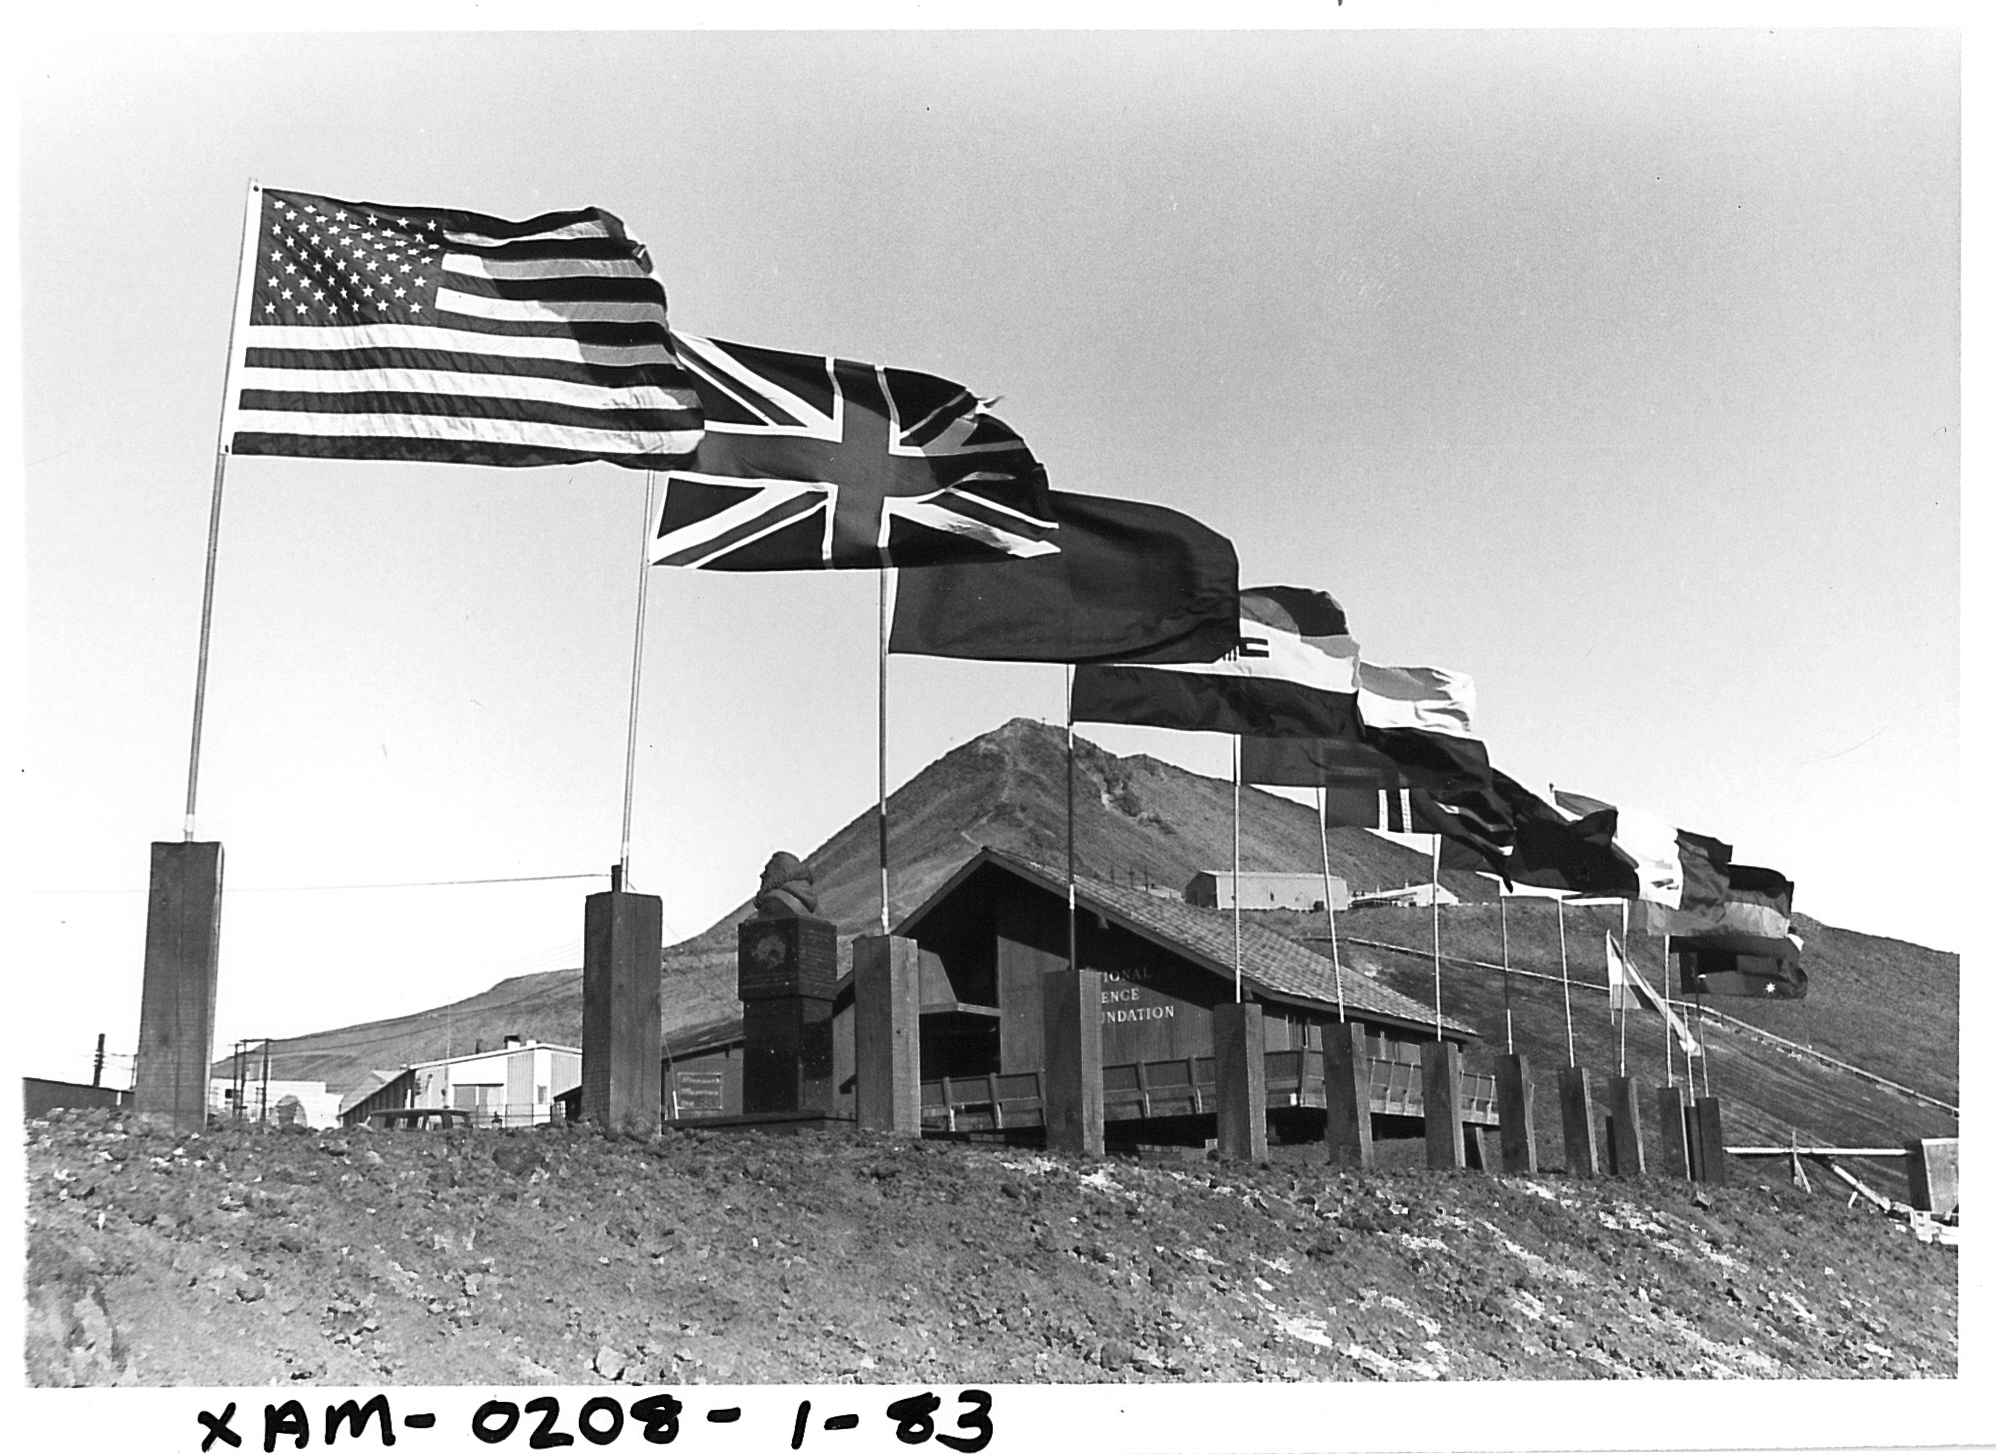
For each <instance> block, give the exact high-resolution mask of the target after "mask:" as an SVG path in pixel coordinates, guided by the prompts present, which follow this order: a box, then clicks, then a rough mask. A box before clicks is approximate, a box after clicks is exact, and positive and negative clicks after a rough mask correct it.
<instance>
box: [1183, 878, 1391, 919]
mask: <svg viewBox="0 0 1996 1454" xmlns="http://www.w3.org/2000/svg"><path fill="white" fill-rule="evenodd" d="M1240 899H1241V907H1242V908H1243V909H1315V910H1317V911H1319V912H1321V911H1322V910H1323V907H1324V875H1323V874H1321V873H1255V872H1251V871H1249V870H1246V869H1243V870H1242V871H1241V874H1240ZM1185 902H1186V903H1188V904H1191V905H1193V906H1194V907H1196V908H1201V909H1231V908H1233V906H1234V871H1233V870H1232V869H1230V868H1202V869H1200V870H1199V872H1197V873H1195V874H1193V875H1192V879H1191V882H1189V883H1187V884H1186V885H1185ZM1350 903H1351V890H1350V889H1349V888H1348V887H1346V885H1345V881H1344V880H1343V879H1341V878H1335V877H1334V878H1332V879H1331V907H1332V908H1333V909H1342V908H1345V907H1346V906H1347V905H1349V904H1350Z"/></svg>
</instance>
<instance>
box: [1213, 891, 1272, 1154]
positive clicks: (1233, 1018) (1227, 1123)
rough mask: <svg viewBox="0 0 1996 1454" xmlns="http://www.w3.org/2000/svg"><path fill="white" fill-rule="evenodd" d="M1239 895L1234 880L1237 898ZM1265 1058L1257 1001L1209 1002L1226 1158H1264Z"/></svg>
mask: <svg viewBox="0 0 1996 1454" xmlns="http://www.w3.org/2000/svg"><path fill="white" fill-rule="evenodd" d="M1239 894H1240V886H1239V884H1238V883H1237V884H1236V885H1235V899H1236V901H1237V902H1238V900H1239ZM1266 1057H1267V1048H1266V1046H1265V1044H1264V1043H1263V1040H1262V1028H1261V1006H1260V1005H1255V1004H1245V1003H1242V1002H1239V1001H1236V1002H1235V1003H1233V1004H1231V1005H1215V1006H1214V1007H1213V1079H1214V1087H1213V1090H1214V1097H1213V1098H1214V1100H1215V1102H1216V1103H1217V1104H1216V1105H1215V1107H1214V1120H1215V1122H1216V1123H1217V1132H1218V1136H1219V1142H1220V1158H1221V1159H1222V1160H1224V1161H1266V1160H1268V1064H1267V1058H1266Z"/></svg>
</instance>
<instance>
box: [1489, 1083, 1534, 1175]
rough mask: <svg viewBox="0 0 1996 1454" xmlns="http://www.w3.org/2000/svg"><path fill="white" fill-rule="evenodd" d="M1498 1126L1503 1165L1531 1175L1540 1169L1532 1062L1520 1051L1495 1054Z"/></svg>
mask: <svg viewBox="0 0 1996 1454" xmlns="http://www.w3.org/2000/svg"><path fill="white" fill-rule="evenodd" d="M1497 1126H1498V1133H1499V1135H1500V1136H1501V1137H1502V1139H1503V1143H1504V1169H1505V1170H1506V1171H1508V1172H1513V1173H1522V1174H1524V1175H1526V1176H1529V1175H1531V1174H1532V1173H1534V1172H1536V1171H1537V1170H1538V1169H1539V1144H1538V1140H1537V1138H1536V1135H1535V1134H1534V1133H1535V1132H1536V1131H1537V1130H1538V1097H1537V1095H1536V1093H1535V1091H1534V1088H1533V1085H1532V1064H1531V1061H1530V1059H1529V1058H1528V1057H1526V1056H1523V1055H1500V1056H1498V1057H1497Z"/></svg>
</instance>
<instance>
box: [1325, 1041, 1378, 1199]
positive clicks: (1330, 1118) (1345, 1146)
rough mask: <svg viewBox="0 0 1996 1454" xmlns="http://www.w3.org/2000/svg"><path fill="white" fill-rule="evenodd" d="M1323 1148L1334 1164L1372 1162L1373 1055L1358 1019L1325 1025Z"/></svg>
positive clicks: (1367, 1164) (1368, 1164)
mask: <svg viewBox="0 0 1996 1454" xmlns="http://www.w3.org/2000/svg"><path fill="white" fill-rule="evenodd" d="M1324 1148H1325V1150H1326V1152H1327V1153H1328V1158H1329V1160H1330V1163H1331V1165H1333V1166H1350V1167H1356V1168H1360V1169H1367V1168H1370V1167H1371V1165H1372V1059H1371V1057H1370V1055H1368V1054H1367V1053H1366V1048H1365V1027H1364V1026H1363V1025H1361V1024H1359V1023H1358V1022H1357V1021H1355V1020H1347V1021H1346V1022H1345V1023H1343V1024H1341V1025H1326V1026H1324Z"/></svg>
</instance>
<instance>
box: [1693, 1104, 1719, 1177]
mask: <svg viewBox="0 0 1996 1454" xmlns="http://www.w3.org/2000/svg"><path fill="white" fill-rule="evenodd" d="M1693 1115H1694V1116H1695V1117H1696V1119H1697V1122H1698V1145H1699V1151H1700V1157H1699V1172H1700V1175H1699V1180H1700V1181H1705V1182H1709V1183H1711V1184H1712V1185H1713V1186H1724V1185H1725V1184H1726V1136H1725V1131H1724V1130H1723V1128H1722V1127H1721V1126H1720V1124H1719V1098H1718V1097H1717V1096H1699V1097H1698V1099H1697V1102H1696V1104H1695V1106H1694V1109H1693Z"/></svg>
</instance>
